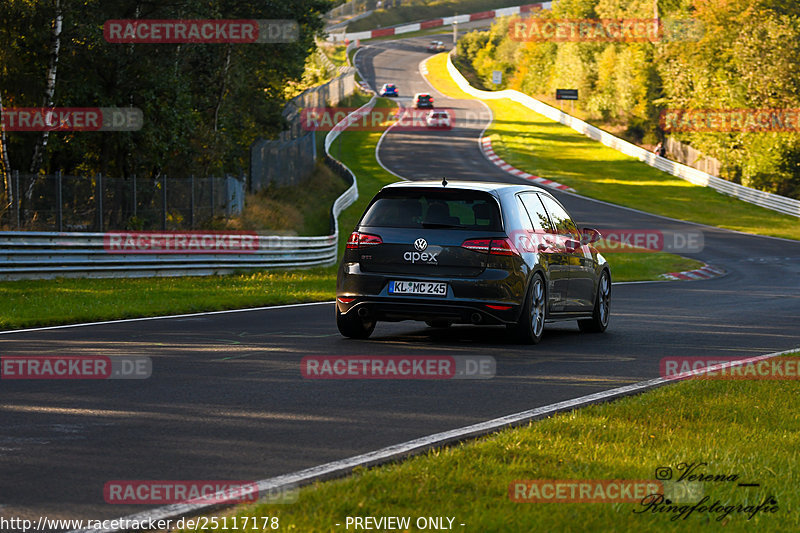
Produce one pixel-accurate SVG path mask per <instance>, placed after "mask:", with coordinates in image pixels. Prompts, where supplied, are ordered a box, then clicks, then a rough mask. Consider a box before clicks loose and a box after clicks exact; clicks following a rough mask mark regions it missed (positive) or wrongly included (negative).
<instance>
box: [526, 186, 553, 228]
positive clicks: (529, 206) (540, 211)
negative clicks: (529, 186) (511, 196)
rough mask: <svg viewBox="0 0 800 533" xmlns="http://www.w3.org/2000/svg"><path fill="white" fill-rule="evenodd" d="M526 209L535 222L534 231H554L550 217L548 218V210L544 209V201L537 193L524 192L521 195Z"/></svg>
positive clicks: (531, 219) (532, 221) (533, 222)
mask: <svg viewBox="0 0 800 533" xmlns="http://www.w3.org/2000/svg"><path fill="white" fill-rule="evenodd" d="M519 199H520V201H521V202H522V205H523V206H524V207H525V211H527V212H528V216H529V217H530V221H531V223H532V224H533V226H532V229H533V230H534V231H541V232H548V233H552V231H553V228H552V226H551V224H550V219H549V218H547V211H545V210H544V206H543V205H542V202H541V201H540V200H539V196H538V195H537V194H536V193H523V194H520V195H519Z"/></svg>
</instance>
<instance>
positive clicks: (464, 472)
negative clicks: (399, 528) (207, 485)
mask: <svg viewBox="0 0 800 533" xmlns="http://www.w3.org/2000/svg"><path fill="white" fill-rule="evenodd" d="M654 364H656V363H654ZM797 394H798V383H797V381H705V380H693V381H688V382H683V383H679V384H675V385H672V386H668V387H663V388H659V389H657V390H654V391H650V392H647V393H644V394H640V395H637V396H632V397H628V398H623V399H620V400H616V401H614V402H610V403H607V404H600V405H594V406H590V407H586V408H583V409H580V410H577V411H572V412H569V413H563V414H559V415H556V416H554V417H551V418H547V419H545V420H541V421H538V422H533V423H531V424H529V425H527V426H524V427H521V428H517V429H513V430H505V431H501V432H498V433H496V434H493V435H490V436H487V437H484V438H481V439H478V440H477V441H472V442H468V443H464V444H461V445H457V446H453V447H448V448H444V449H438V450H434V451H431V452H429V453H427V454H425V455H422V456H418V457H414V458H412V459H409V460H407V461H404V462H402V463H397V464H391V465H386V466H383V467H378V468H373V469H368V470H367V469H358V470H357V471H356V472H355V473H354V474H353V475H352V476H350V477H348V478H346V479H343V480H337V481H330V482H325V483H317V484H314V485H312V486H310V487H307V488H304V489H301V490H300V491H299V498H298V500H297V502H296V503H294V504H290V505H274V504H273V505H267V504H255V505H248V506H239V507H237V508H234V509H233V510H232V511H229V512H230V514H231V515H236V516H249V517H253V516H255V517H262V516H271V517H278V518H279V521H280V526H281V529H282V530H289V531H312V532H313V531H342V530H344V523H345V519H346V517H348V516H362V517H363V516H410V517H412V523H413V520H414V518H416V517H420V516H447V517H455V521H454V524H456V527H455V529H456V530H459V531H460V530H463V531H498V532H499V531H503V532H506V531H508V532H518V531H519V532H528V531H534V530H535V531H575V532H578V531H599V532H605V531H609V532H610V531H636V532H641V533H644V532H664V531H667V532H682V531H727V532H748V533H749V532H751V531H776V532H778V531H780V532H783V531H798V530H800V492H798V491H797V486H798V483H799V482H800V465H798V451H797V450H799V449H800V416H798V414H797V409H796V402H795V399H796V398H797ZM703 462H704V463H707V465H706V466H701V467H700V471H701V472H703V473H706V474H725V475H736V476H738V480H737V481H734V482H703V483H701V489H702V493H703V495H705V496H708V497H709V501H708V502H707V505H709V506H710V505H711V504H712V503H713V502H714V501H716V500H719V501H720V503H721V505H722V506H730V505H736V504H742V505H758V504H759V503H761V502H762V501H764V500H765V499H766V498H767V497H770V496H771V497H772V498H774V499H775V500H776V501H777V506H778V509H777V511H776V512H774V513H772V514H765V513H758V514H756V515H755V516H753V518H752V519H750V520H748V519H747V515H744V514H739V513H736V512H733V513H731V514H729V515H728V516H727V517H723V514H722V513H720V512H717V513H708V512H705V513H704V512H694V513H693V514H691V515H690V516H688V517H686V518H685V519H684V518H683V517H679V518H677V519H673V517H675V516H676V515H675V514H674V513H668V512H661V513H653V512H650V511H648V512H644V513H635V512H634V511H635V510H637V511H642V510H644V509H645V507H644V506H642V505H641V504H640V503H564V502H558V503H556V502H549V503H516V502H513V501H511V500H510V499H509V495H508V489H509V485H510V484H511V483H512V482H513V481H515V480H533V479H541V480H593V479H629V480H652V479H654V478H655V471H656V469H657V468H659V467H671V468H672V470H673V472H674V473H676V474H678V473H679V471H678V468H677V467H678V465H679V464H681V463H689V464H691V463H703ZM737 482H738V483H758V484H760V486H759V487H753V488H745V487H738V486H737ZM700 498H701V496H698V497H694V498H691V499H688V500H684V502H683V504H687V503H691V504H694V503H695V502H697V501H699V500H700ZM217 514H218V513H217ZM336 523H340V524H342V525H341V526H340V527H336V526H335V525H334V524H336ZM462 523H463V524H466V526H465V527H463V528H462V527H461V526H460V524H462ZM218 531H220V530H218ZM410 531H418V529H417V528H415V527H411V528H410Z"/></svg>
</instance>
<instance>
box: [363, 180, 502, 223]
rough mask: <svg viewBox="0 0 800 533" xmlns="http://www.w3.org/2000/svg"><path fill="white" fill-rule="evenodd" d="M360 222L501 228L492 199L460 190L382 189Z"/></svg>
mask: <svg viewBox="0 0 800 533" xmlns="http://www.w3.org/2000/svg"><path fill="white" fill-rule="evenodd" d="M361 225H362V226H380V227H393V228H425V229H435V228H459V229H468V230H477V231H502V229H503V228H502V223H501V219H500V209H499V208H498V205H497V202H496V201H495V199H494V198H493V197H492V196H491V195H490V194H488V193H485V192H481V191H470V190H463V189H461V190H458V189H452V190H431V189H397V190H389V191H384V192H382V193H380V196H378V198H377V199H376V200H375V201H374V202H373V204H372V205H371V206H370V207H369V209H368V210H367V212H366V213H365V214H364V217H363V218H362V219H361Z"/></svg>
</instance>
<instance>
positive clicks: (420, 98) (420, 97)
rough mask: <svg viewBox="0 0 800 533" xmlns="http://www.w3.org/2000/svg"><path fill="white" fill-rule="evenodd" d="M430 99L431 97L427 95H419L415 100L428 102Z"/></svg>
mask: <svg viewBox="0 0 800 533" xmlns="http://www.w3.org/2000/svg"><path fill="white" fill-rule="evenodd" d="M430 99H431V96H430V95H429V94H421V95H419V97H418V98H417V100H419V101H420V102H428V101H429V100H430Z"/></svg>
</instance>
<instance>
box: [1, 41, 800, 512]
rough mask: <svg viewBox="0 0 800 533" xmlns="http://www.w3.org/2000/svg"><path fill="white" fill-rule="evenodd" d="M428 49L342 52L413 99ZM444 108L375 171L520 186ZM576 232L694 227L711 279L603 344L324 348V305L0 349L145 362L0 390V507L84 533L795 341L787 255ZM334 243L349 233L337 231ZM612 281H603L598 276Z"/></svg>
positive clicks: (618, 313) (779, 248)
mask: <svg viewBox="0 0 800 533" xmlns="http://www.w3.org/2000/svg"><path fill="white" fill-rule="evenodd" d="M428 40H429V39H427V38H420V39H411V40H407V41H400V42H385V43H380V44H375V45H371V46H370V47H369V48H367V49H366V50H364V51H362V52H360V53H359V61H360V63H361V64H360V66H361V68H362V72H364V74H365V76H367V78H368V79H369V80H370V81H371V82H372V85H373V86H380V84H382V83H385V82H389V81H391V82H395V83H397V84H398V86H399V87H400V90H401V95H402V96H405V97H409V96H410V95H411V93H413V92H418V91H430V88H429V87H428V85H427V84H426V82H425V81H424V80H423V79H422V77H421V75H420V74H419V71H418V64H419V62H420V61H421V60H422V59H424V58H425V57H426V56H427V53H426V51H425V49H424V45H425V44H426V42H427V41H428ZM436 104H437V107H449V108H452V109H455V110H456V113H457V122H456V127H455V128H454V129H453V130H452V131H418V132H391V133H389V134H388V135H387V136H386V138H385V140H384V142H383V144H382V146H381V150H380V157H381V160H382V161H383V163H384V164H385V165H386V166H387V167H389V168H390V169H391V170H392V171H394V172H396V173H398V174H401V175H403V176H405V177H407V178H409V179H418V178H423V177H436V178H438V177H441V176H443V175H446V176H448V177H450V178H462V179H481V180H496V181H508V182H519V181H523V180H520V179H519V178H515V177H513V176H511V175H509V174H506V173H504V172H503V171H501V170H499V169H498V168H497V167H495V166H494V165H492V164H490V163H489V162H488V161H487V160H486V159H485V158H484V157H483V155H482V154H481V152H480V149H479V147H478V143H477V138H478V136H479V135H480V132H481V130H482V129H483V126H485V122H484V123H483V124H480V121H478V120H474V121H467V120H465V121H463V125H462V124H461V122H459V121H458V116H459V115H465V114H467V113H469V114H471V115H473V116H478V115H480V114H481V113H483V116H484V118H486V117H487V116H488V115H487V113H486V110H485V108H484V107H483V106H482V105H481V104H480V103H478V102H474V101H456V100H449V99H446V98H444V97H442V96H441V95H436ZM558 197H559V198H560V199H561V200H562V201H563V203H564V204H565V205H566V206H567V208H568V209H569V210H570V211H571V212H572V214H573V215H574V216H575V217H576V218H577V219H578V221H579V222H580V224H581V225H583V226H593V227H598V228H636V229H645V228H658V229H662V230H663V229H675V230H698V229H700V230H702V231H703V233H704V239H705V248H704V249H703V250H702V252H700V253H697V254H696V255H694V256H693V257H697V258H699V259H701V260H703V261H705V262H707V263H710V264H713V265H715V266H719V267H722V268H724V269H726V270H727V271H728V274H727V275H726V276H724V277H721V278H716V279H712V280H708V281H696V282H665V283H644V284H630V285H618V286H616V287H615V288H614V290H613V294H612V315H611V325H610V327H609V330H608V331H607V332H606V333H605V334H603V335H587V334H580V333H579V332H578V328H577V324H574V323H572V322H569V323H563V324H557V325H552V326H549V327H548V328H547V329H546V330H545V336H544V339H543V341H542V343H541V344H539V345H538V346H535V347H531V346H521V345H516V344H513V343H511V342H509V341H508V340H507V339H506V338H505V329H503V328H493V327H486V328H480V327H470V326H462V327H453V328H451V329H449V330H434V329H429V328H427V327H425V326H424V325H419V324H417V323H412V322H404V323H396V324H388V323H380V324H378V327H377V329H376V331H375V334H374V335H373V336H372V338H371V339H370V340H368V341H353V340H347V339H344V338H342V337H341V336H340V335H339V334H338V332H337V330H336V326H335V324H334V320H333V304H332V303H322V304H316V305H302V306H292V307H285V308H274V309H264V310H253V311H243V312H232V313H222V314H207V315H199V316H192V317H184V318H172V319H159V320H144V321H128V322H119V323H109V324H104V325H92V326H81V327H71V328H60V329H50V330H41V331H30V332H19V333H10V334H4V335H0V353H1V354H2V355H31V356H32V355H78V354H80V355H109V356H114V355H145V356H149V357H151V358H152V360H153V374H152V377H151V378H150V379H146V380H107V381H57V380H56V381H47V380H41V381H6V380H4V381H2V382H0V387H2V393H0V427H2V433H0V472H2V476H0V513H2V514H3V515H5V516H19V517H23V518H36V517H38V516H40V515H46V516H48V517H50V518H57V517H64V518H67V517H69V518H83V519H100V518H113V517H117V516H123V515H126V514H130V513H133V512H141V511H143V510H145V509H146V506H145V507H142V506H119V505H108V504H106V503H105V502H104V499H103V486H104V484H105V483H106V482H107V481H109V480H158V479H162V480H164V479H176V480H190V479H193V480H253V479H262V478H265V477H270V476H274V475H278V474H283V473H288V472H293V471H296V470H299V469H302V468H307V467H310V466H314V465H317V464H320V463H324V462H328V461H332V460H335V459H340V458H345V457H349V456H352V455H356V454H359V453H363V452H367V451H369V450H373V449H376V448H380V447H384V446H388V445H391V444H396V443H399V442H403V441H406V440H409V439H413V438H416V437H420V436H424V435H428V434H431V433H435V432H439V431H444V430H448V429H453V428H457V427H460V426H464V425H467V424H471V423H475V422H479V421H482V420H486V419H489V418H494V417H498V416H502V415H506V414H509V413H514V412H517V411H521V410H525V409H530V408H533V407H537V406H543V405H547V404H551V403H553V402H557V401H561V400H566V399H570V398H574V397H577V396H582V395H585V394H590V393H593V392H597V391H601V390H605V389H610V388H613V387H616V386H620V385H622V384H627V383H632V382H636V381H641V380H643V379H648V378H653V377H657V376H658V375H659V360H660V359H661V358H662V357H667V356H742V355H758V354H764V353H769V352H774V351H779V350H786V349H789V348H792V347H795V346H797V345H798V344H800V343H799V342H798V337H799V336H798V324H800V243H797V242H789V241H785V240H779V239H770V238H762V237H756V236H748V235H743V234H739V233H734V232H730V231H724V230H717V229H713V228H707V227H700V226H696V225H690V224H684V223H681V222H676V221H670V220H665V219H661V218H658V217H654V216H649V215H645V214H641V213H637V212H633V211H630V210H625V209H621V208H617V207H613V206H609V205H606V204H601V203H597V202H592V201H588V200H585V199H582V198H580V197H578V196H574V195H567V194H562V193H559V194H558ZM343 230H344V231H348V230H349V228H343ZM612 277H613V270H612ZM326 354H328V355H376V354H377V355H491V356H493V357H495V358H496V360H497V376H496V378H495V379H491V380H481V381H477V380H476V381H467V380H461V381H336V380H325V381H310V380H304V379H303V378H302V377H301V375H300V359H301V358H302V357H303V356H307V355H326Z"/></svg>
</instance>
